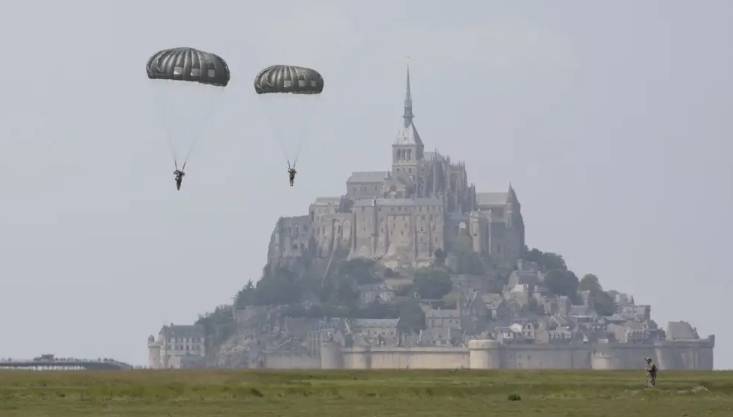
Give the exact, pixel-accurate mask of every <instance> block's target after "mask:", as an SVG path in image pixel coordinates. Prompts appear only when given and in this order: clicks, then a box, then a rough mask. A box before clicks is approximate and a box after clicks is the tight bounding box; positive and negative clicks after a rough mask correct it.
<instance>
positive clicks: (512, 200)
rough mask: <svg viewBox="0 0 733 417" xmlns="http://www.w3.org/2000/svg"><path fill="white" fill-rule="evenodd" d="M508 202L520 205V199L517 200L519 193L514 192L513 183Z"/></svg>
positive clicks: (510, 184) (510, 187)
mask: <svg viewBox="0 0 733 417" xmlns="http://www.w3.org/2000/svg"><path fill="white" fill-rule="evenodd" d="M506 202H507V203H510V204H515V205H518V204H519V199H517V193H515V192H514V187H512V183H511V182H510V183H509V191H507V196H506Z"/></svg>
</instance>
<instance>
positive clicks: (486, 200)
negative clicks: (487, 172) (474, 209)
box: [476, 192, 509, 206]
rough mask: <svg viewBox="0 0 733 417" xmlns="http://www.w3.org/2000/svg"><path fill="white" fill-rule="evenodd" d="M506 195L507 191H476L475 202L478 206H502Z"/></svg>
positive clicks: (505, 200) (507, 195)
mask: <svg viewBox="0 0 733 417" xmlns="http://www.w3.org/2000/svg"><path fill="white" fill-rule="evenodd" d="M508 197H509V193H503V192H486V193H476V203H477V204H478V205H479V206H503V205H505V204H506V202H507V198H508Z"/></svg>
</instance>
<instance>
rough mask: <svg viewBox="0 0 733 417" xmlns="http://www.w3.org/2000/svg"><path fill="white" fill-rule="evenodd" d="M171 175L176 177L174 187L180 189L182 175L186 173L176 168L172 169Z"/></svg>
mask: <svg viewBox="0 0 733 417" xmlns="http://www.w3.org/2000/svg"><path fill="white" fill-rule="evenodd" d="M173 175H175V177H176V189H177V190H180V189H181V182H183V176H184V175H186V173H185V172H183V171H181V170H180V169H176V170H175V171H173Z"/></svg>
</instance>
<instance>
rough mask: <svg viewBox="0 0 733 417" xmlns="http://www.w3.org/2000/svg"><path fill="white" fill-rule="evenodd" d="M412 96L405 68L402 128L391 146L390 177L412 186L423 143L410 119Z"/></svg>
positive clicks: (408, 76)
mask: <svg viewBox="0 0 733 417" xmlns="http://www.w3.org/2000/svg"><path fill="white" fill-rule="evenodd" d="M414 117H415V116H414V115H413V113H412V96H411V95H410V68H409V67H408V68H407V90H406V93H405V112H404V114H403V115H402V118H403V119H404V120H403V122H402V127H401V128H400V130H399V132H398V133H397V138H396V139H395V142H394V144H393V145H392V176H393V177H394V178H397V179H400V180H401V181H402V182H404V183H405V184H406V185H412V186H414V185H415V183H416V181H417V178H418V169H419V167H420V161H422V160H423V148H424V146H423V143H422V140H421V139H420V135H419V134H418V133H417V129H416V128H415V124H414V123H413V122H412V119H413V118H414Z"/></svg>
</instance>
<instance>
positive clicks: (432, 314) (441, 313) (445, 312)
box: [425, 308, 461, 319]
mask: <svg viewBox="0 0 733 417" xmlns="http://www.w3.org/2000/svg"><path fill="white" fill-rule="evenodd" d="M459 317H461V313H460V312H459V311H458V309H454V308H451V309H430V310H428V311H426V312H425V318H426V319H429V318H430V319H441V318H442V319H454V318H459Z"/></svg>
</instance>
